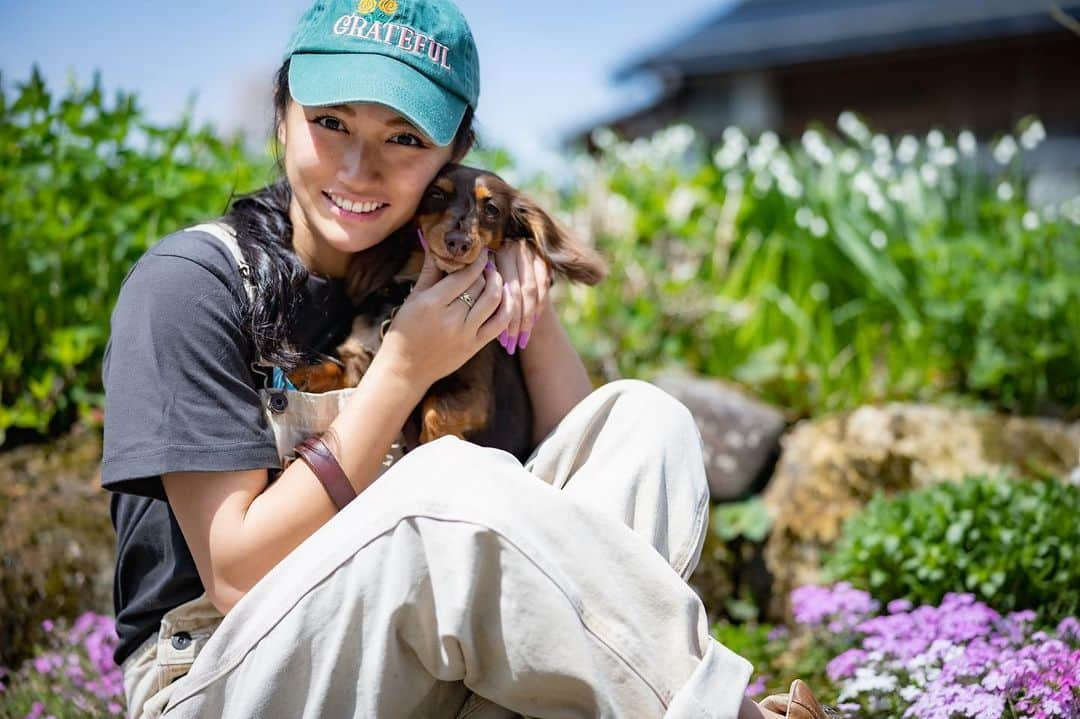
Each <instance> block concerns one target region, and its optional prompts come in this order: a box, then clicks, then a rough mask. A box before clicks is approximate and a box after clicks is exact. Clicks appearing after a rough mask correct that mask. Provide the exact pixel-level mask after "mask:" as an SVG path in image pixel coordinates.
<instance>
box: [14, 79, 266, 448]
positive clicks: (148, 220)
mask: <svg viewBox="0 0 1080 719" xmlns="http://www.w3.org/2000/svg"><path fill="white" fill-rule="evenodd" d="M265 176H266V165H265V164H263V165H260V164H259V163H258V162H256V161H254V160H253V159H251V158H249V157H248V155H247V154H246V153H245V151H244V149H243V146H242V144H241V142H240V140H239V138H235V139H233V140H228V141H226V140H222V139H220V138H219V137H218V136H217V135H216V134H215V132H214V131H213V130H212V129H211V128H208V127H207V128H203V129H199V130H196V129H193V128H192V127H191V119H190V113H189V112H188V113H185V115H184V117H183V118H182V119H181V120H180V121H179V122H178V123H176V124H175V125H171V126H158V125H153V124H151V123H149V122H147V121H146V120H145V119H144V118H143V116H142V111H141V109H140V108H139V107H138V106H137V104H136V101H135V97H134V96H133V95H130V94H125V93H123V92H119V93H117V95H116V99H115V100H114V101H113V102H112V103H111V104H110V103H108V102H107V101H106V100H105V98H104V97H103V94H102V91H101V86H100V77H99V76H98V75H97V74H95V76H94V82H93V86H92V87H91V88H89V89H80V88H77V87H69V88H68V90H67V92H66V94H65V95H64V96H62V97H60V98H57V99H54V98H53V96H52V94H51V93H50V92H49V90H48V89H47V88H46V87H45V83H44V81H43V80H42V78H41V75H40V73H39V72H38V69H37V67H36V66H35V67H34V70H33V73H32V75H31V77H30V79H29V81H27V82H26V83H24V84H22V85H20V86H18V94H17V95H16V96H15V97H9V96H8V95H7V93H5V91H4V89H3V87H2V86H0V187H3V188H4V191H3V192H2V193H0V257H3V258H4V263H5V266H4V278H5V281H4V282H2V283H0V444H3V441H4V437H5V430H6V429H7V428H9V427H21V428H27V429H28V430H32V431H35V432H38V433H40V434H51V433H55V432H59V431H62V430H63V429H66V428H67V427H68V426H70V424H71V423H72V422H73V421H74V420H75V419H83V420H85V421H86V422H87V423H88V424H91V425H92V424H94V423H96V422H99V416H98V415H99V414H100V407H101V406H102V404H103V402H102V396H101V379H100V375H101V359H102V356H103V354H104V349H105V343H106V341H107V339H108V326H109V315H110V313H111V311H112V306H113V304H114V302H115V300H116V296H117V294H118V292H119V288H120V283H121V281H122V280H123V279H124V276H125V275H126V274H127V271H128V269H129V268H130V267H131V265H132V264H134V262H135V260H136V259H138V257H139V255H141V254H142V252H143V251H144V250H145V249H146V248H147V247H148V245H149V244H151V243H152V242H154V241H156V240H157V239H159V238H160V237H161V236H163V235H164V234H166V233H168V232H172V231H173V230H176V229H179V228H182V227H184V226H186V225H188V224H194V223H196V222H199V221H202V220H205V219H206V218H208V217H211V216H215V215H218V214H220V213H222V212H223V211H224V210H225V208H226V206H227V203H228V201H229V199H230V195H231V194H232V193H239V192H244V191H247V190H250V189H252V188H254V187H256V186H258V184H261V183H259V182H258V181H257V180H258V179H259V178H262V177H265ZM95 410H97V411H96V412H95Z"/></svg>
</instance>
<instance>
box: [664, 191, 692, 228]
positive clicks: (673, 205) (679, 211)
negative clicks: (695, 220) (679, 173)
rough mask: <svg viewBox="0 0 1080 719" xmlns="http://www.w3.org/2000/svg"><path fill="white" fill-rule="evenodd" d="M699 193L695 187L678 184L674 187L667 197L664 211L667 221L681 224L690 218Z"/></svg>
mask: <svg viewBox="0 0 1080 719" xmlns="http://www.w3.org/2000/svg"><path fill="white" fill-rule="evenodd" d="M699 196H700V193H699V191H698V190H697V189H696V188H693V187H687V186H685V185H680V186H679V187H676V188H675V191H674V192H672V193H671V196H670V197H669V198H668V201H667V205H666V206H665V208H664V209H665V211H666V212H667V217H668V221H669V222H671V223H672V224H674V225H681V224H682V223H684V222H686V221H687V220H688V219H689V218H690V213H691V212H693V211H694V208H695V207H696V206H697V204H698V199H699Z"/></svg>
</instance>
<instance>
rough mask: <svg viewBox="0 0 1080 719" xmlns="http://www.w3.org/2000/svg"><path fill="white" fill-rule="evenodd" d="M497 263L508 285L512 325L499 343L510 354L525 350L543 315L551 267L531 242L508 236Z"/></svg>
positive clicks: (500, 250) (496, 257)
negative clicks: (534, 327) (541, 314)
mask: <svg viewBox="0 0 1080 719" xmlns="http://www.w3.org/2000/svg"><path fill="white" fill-rule="evenodd" d="M495 265H496V266H497V267H498V269H499V274H500V275H501V276H502V278H503V279H504V280H505V281H506V286H507V287H508V288H509V297H508V301H509V312H510V324H509V325H508V326H507V328H506V330H505V331H504V332H503V333H501V334H500V335H499V344H501V345H502V346H503V348H505V349H506V351H507V352H509V353H510V354H514V352H516V351H517V350H519V349H523V348H524V347H525V345H526V344H528V342H529V334H530V333H531V332H532V328H533V326H534V325H535V324H536V322H537V320H538V319H539V318H540V313H541V312H542V311H543V309H544V306H545V300H547V295H548V290H549V289H550V288H551V269H550V268H549V267H548V264H547V262H546V261H545V260H544V258H543V257H541V256H540V254H539V253H538V252H537V251H536V250H535V249H534V248H533V245H532V243H531V242H528V241H527V240H525V239H522V238H507V239H506V240H505V241H504V242H503V243H502V246H501V247H499V250H498V252H496V253H495Z"/></svg>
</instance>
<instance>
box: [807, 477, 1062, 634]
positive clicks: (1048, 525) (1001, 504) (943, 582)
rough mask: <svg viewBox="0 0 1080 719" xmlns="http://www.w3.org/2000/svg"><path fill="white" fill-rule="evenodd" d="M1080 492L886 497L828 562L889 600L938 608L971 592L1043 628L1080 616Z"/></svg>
mask: <svg viewBox="0 0 1080 719" xmlns="http://www.w3.org/2000/svg"><path fill="white" fill-rule="evenodd" d="M1078 506H1080V487H1077V486H1075V485H1070V484H1066V483H1063V482H1058V481H1055V480H1046V481H1018V480H1011V479H1006V478H1003V477H998V478H986V477H969V478H967V479H966V480H965V481H963V482H959V483H943V484H938V485H934V486H932V487H927V488H924V489H919V490H913V491H910V492H905V493H902V494H898V495H895V496H893V497H891V498H886V497H885V496H884V495H883V494H880V493H879V494H878V495H876V496H875V497H874V498H873V499H872V500H871V501H870V503H869V504H868V505H867V506H866V508H865V510H864V511H863V512H862V513H861V514H858V515H855V516H853V517H851V518H849V519H848V520H847V522H845V524H844V527H843V529H842V532H841V536H840V539H839V541H838V542H837V544H836V546H835V548H834V549H833V551H832V552H831V553H830V554H829V556H827V557H826V559H825V563H824V566H825V570H826V572H827V573H828V575H829V576H830V577H831V578H833V579H844V580H848V581H850V582H851V583H852V584H853V585H855V586H857V587H860V588H863V589H867V590H869V591H870V592H871V594H873V595H874V596H875V597H877V598H878V599H880V600H889V599H905V600H908V601H911V602H916V603H927V604H936V603H938V602H940V601H941V600H942V598H943V597H944V596H945V595H946V594H947V593H948V592H957V591H961V592H970V593H972V594H973V595H974V596H976V597H978V598H979V599H980V600H981V601H983V602H986V604H988V605H989V606H991V607H994V608H995V609H997V610H998V611H1002V612H1007V611H1014V610H1019V609H1027V608H1031V609H1037V610H1038V611H1039V613H1040V616H1041V618H1042V620H1043V621H1044V622H1054V621H1057V620H1060V619H1062V618H1064V617H1066V616H1070V615H1075V614H1076V613H1077V612H1078V610H1080V523H1077V521H1076V508H1077V507H1078Z"/></svg>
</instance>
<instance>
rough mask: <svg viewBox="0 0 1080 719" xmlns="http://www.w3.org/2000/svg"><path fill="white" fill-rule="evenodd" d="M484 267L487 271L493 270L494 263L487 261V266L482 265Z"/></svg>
mask: <svg viewBox="0 0 1080 719" xmlns="http://www.w3.org/2000/svg"><path fill="white" fill-rule="evenodd" d="M484 267H485V268H487V269H489V270H493V269H495V263H494V262H492V261H491V260H488V261H487V264H486V265H484Z"/></svg>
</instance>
